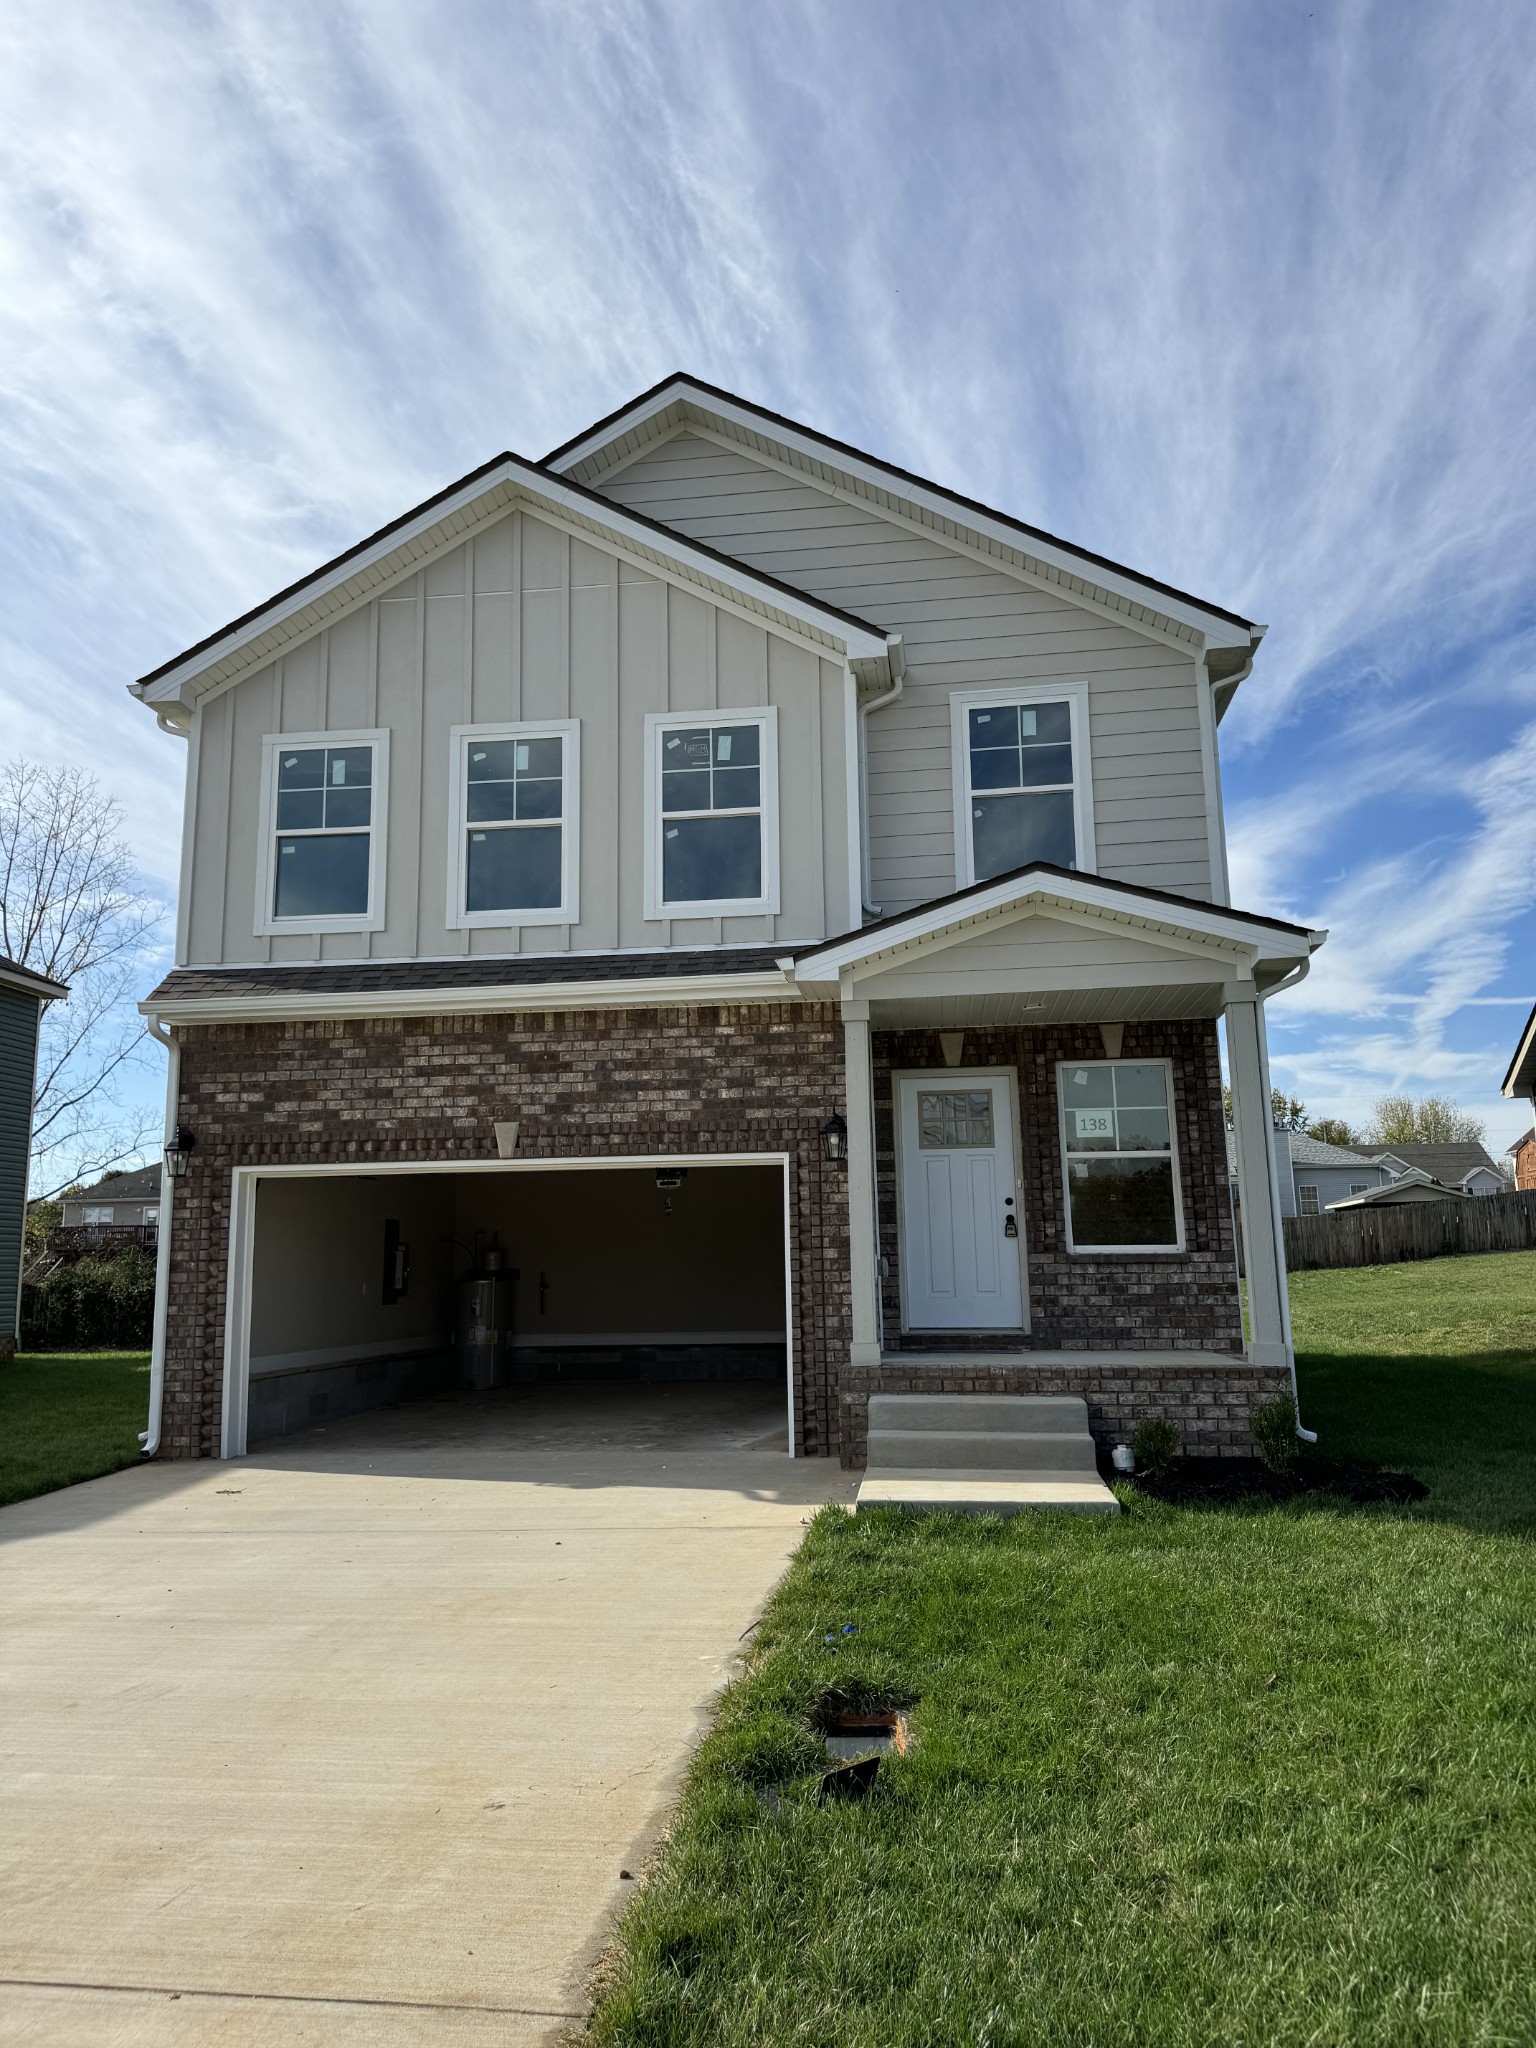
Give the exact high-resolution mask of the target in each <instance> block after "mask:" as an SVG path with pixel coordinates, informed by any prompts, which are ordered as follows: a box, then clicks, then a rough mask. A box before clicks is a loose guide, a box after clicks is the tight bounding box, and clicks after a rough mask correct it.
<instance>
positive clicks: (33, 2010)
mask: <svg viewBox="0 0 1536 2048" xmlns="http://www.w3.org/2000/svg"><path fill="white" fill-rule="evenodd" d="M782 1430H783V1400H782V1394H781V1392H780V1391H779V1390H778V1389H765V1388H762V1387H745V1388H730V1387H719V1386H693V1387H687V1388H659V1387H648V1388H642V1389H636V1390H634V1391H633V1392H630V1393H613V1392H608V1393H605V1394H602V1395H598V1394H597V1393H596V1392H595V1391H593V1390H589V1389H585V1388H583V1389H580V1390H559V1389H557V1390H552V1391H544V1390H540V1391H539V1392H537V1393H536V1394H534V1395H533V1396H531V1397H529V1396H526V1395H524V1396H520V1397H510V1398H509V1397H504V1396H500V1395H487V1396H479V1397H469V1398H467V1399H464V1400H459V1401H445V1402H442V1403H431V1404H423V1405H421V1406H418V1407H415V1408H402V1409H398V1410H395V1411H393V1412H392V1413H387V1414H383V1415H375V1416H366V1417H360V1418H358V1419H357V1420H356V1421H353V1422H347V1423H340V1424H337V1425H334V1426H333V1427H332V1428H331V1429H329V1430H316V1431H313V1432H310V1433H308V1434H306V1435H305V1436H304V1437H302V1438H296V1439H293V1440H290V1441H289V1442H288V1443H286V1444H282V1445H279V1446H276V1447H274V1448H272V1449H270V1450H267V1451H265V1452H261V1453H258V1454H256V1455H253V1456H252V1457H250V1458H247V1459H244V1460H241V1461H239V1462H237V1463H228V1464H217V1463H201V1464H190V1465H189V1464H183V1465H163V1464H156V1465H150V1466H144V1467H141V1468H139V1469H137V1470H133V1471H129V1472H123V1473H118V1474H116V1475H115V1476H113V1477H112V1478H109V1479H101V1480H96V1481H93V1482H92V1483H91V1484H89V1485H87V1486H78V1487H73V1488H71V1489H69V1490H68V1491H67V1492H64V1493H58V1494H53V1495H49V1496H47V1497H45V1498H44V1499H42V1500H38V1501H29V1502H25V1503H23V1504H22V1505H21V1506H19V1507H13V1508H6V1509H4V1510H3V1511H0V1545H3V1556H0V1641H3V1642H4V1643H5V1646H6V1654H5V1657H4V1659H3V1676H0V1807H3V1812H0V2042H3V2043H5V2044H10V2043H13V2042H27V2043H36V2044H43V2043H48V2044H69V2048H73V2044H75V2043H80V2044H85V2043H91V2044H98V2043H111V2044H113V2048H138V2044H141V2043H142V2044H149V2043H154V2044H156V2048H162V2044H167V2048H181V2044H191V2043H197V2044H203V2043H218V2044H220V2048H223V2044H243V2043H262V2044H266V2043H277V2042H283V2043H286V2044H292V2048H308V2044H311V2043H313V2044H317V2048H318V2044H321V2043H324V2044H326V2048H352V2044H358V2043H364V2042H367V2043H382V2044H389V2048H394V2044H402V2048H403V2044H405V2043H412V2044H417V2043H420V2044H428V2048H435V2044H438V2043H450V2042H451V2043H476V2044H480V2043H487V2044H488V2043H490V2042H492V2041H494V2042H496V2043H498V2044H503V2048H521V2044H524V2043H531V2042H543V2041H550V2040H558V2039H560V2038H561V2037H562V2035H563V2034H564V2032H565V2031H566V2030H568V2029H569V2028H570V2027H571V2026H572V2025H573V2023H574V2022H575V2021H576V2020H577V2019H579V2016H580V2015H581V2013H582V2011H583V2005H584V1998H583V1992H584V1986H585V1983H586V1979H587V1973H588V1971H589V1969H590V1966H591V1964H592V1961H593V1959H594V1957H595V1955H596V1953H597V1951H598V1949H599V1947H600V1946H601V1943H602V1941H603V1939H604V1937H605V1934H606V1931H607V1928H608V1926H609V1924H610V1916H611V1914H612V1912H613V1910H614V1909H615V1907H616V1906H618V1905H619V1904H620V1903H621V1902H622V1900H623V1899H624V1897H625V1896H626V1895H627V1894H628V1893H629V1891H630V1885H629V1883H628V1882H626V1881H624V1880H622V1879H621V1877H620V1872H621V1871H623V1870H629V1871H638V1870H639V1868H640V1866H641V1864H642V1862H643V1860H644V1858H645V1855H646V1852H647V1847H648V1844H649V1843H650V1842H651V1840H652V1839H653V1837H654V1834H655V1831H656V1829H657V1827H658V1825H659V1823H660V1821H661V1819H662V1817H663V1815H664V1812H665V1809H666V1807H667V1804H668V1802H669V1799H670V1798H671V1796H672V1794H673V1792H674V1791H675V1788H676V1786H677V1783H678V1780H679V1777H680V1774H681V1771H682V1768H683V1765H684V1763H685V1761H686V1758H687V1754H688V1751H689V1747H690V1744H691V1743H692V1741H693V1740H694V1739H695V1737H696V1736H697V1734H698V1732H699V1731H700V1729H701V1727H702V1725H703V1718H704V1715H705V1713H706V1711H707V1707H708V1702H709V1699H710V1697H711V1695H712V1694H713V1692H714V1691H715V1690H716V1689H717V1688H718V1686H719V1685H720V1684H721V1683H722V1682H723V1680H724V1679H725V1678H726V1677H727V1676H728V1675H729V1673H730V1671H731V1669H732V1667H733V1660H734V1659H735V1657H736V1655H737V1653H738V1647H739V1641H740V1637H741V1633H742V1631H743V1629H744V1628H745V1627H746V1625H747V1623H748V1622H749V1621H750V1620H751V1618H752V1616H753V1615H754V1613H755V1612H756V1611H757V1609H758V1608H759V1606H760V1605H761V1603H762V1601H763V1599H764V1598H765V1596H766V1595H767V1593H768V1591H769V1589H770V1587H771V1586H772V1585H773V1583H774V1581H775V1580H776V1579H777V1578H778V1576H779V1574H780V1573H781V1572H782V1570H783V1568H784V1563H785V1560H786V1558H787V1556H788V1555H789V1553H790V1551H791V1550H792V1549H793V1547H794V1545H795V1543H796V1541H797V1540H798V1538H799V1535H800V1531H801V1523H802V1518H803V1517H805V1516H807V1515H809V1514H810V1513H812V1512H813V1511H814V1509H815V1507H816V1506H818V1505H819V1504H820V1503H821V1502H822V1501H824V1500H828V1499H847V1498H849V1497H850V1496H851V1493H852V1489H853V1480H852V1479H851V1478H850V1477H849V1475H845V1474H843V1473H841V1472H840V1471H839V1470H838V1468H837V1467H836V1465H834V1464H833V1463H831V1462H830V1461H827V1460H823V1459H812V1460H806V1461H804V1462H795V1463H791V1462H790V1460H789V1459H788V1458H786V1457H785V1455H784V1454H783V1451H782V1449H781V1448H768V1447H767V1446H769V1445H772V1446H779V1445H781V1444H782V1441H783V1438H782Z"/></svg>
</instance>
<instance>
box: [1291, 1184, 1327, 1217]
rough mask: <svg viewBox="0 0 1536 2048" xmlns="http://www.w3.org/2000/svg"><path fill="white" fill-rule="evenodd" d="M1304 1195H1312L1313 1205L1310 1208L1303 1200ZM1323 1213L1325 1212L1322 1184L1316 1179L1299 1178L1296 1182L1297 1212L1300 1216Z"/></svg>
mask: <svg viewBox="0 0 1536 2048" xmlns="http://www.w3.org/2000/svg"><path fill="white" fill-rule="evenodd" d="M1303 1195H1310V1196H1311V1197H1312V1207H1311V1208H1310V1209H1308V1208H1307V1207H1306V1206H1305V1205H1304V1204H1303V1202H1302V1199H1301V1198H1302V1196H1303ZM1322 1213H1323V1190H1322V1187H1321V1185H1320V1184H1319V1183H1318V1182H1317V1181H1314V1180H1299V1181H1297V1183H1296V1214H1297V1215H1298V1216H1321V1215H1322Z"/></svg>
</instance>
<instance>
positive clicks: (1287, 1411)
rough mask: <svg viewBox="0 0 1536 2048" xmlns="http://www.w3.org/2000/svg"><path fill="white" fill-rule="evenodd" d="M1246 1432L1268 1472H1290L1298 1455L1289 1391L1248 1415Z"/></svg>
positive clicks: (1261, 1404) (1293, 1405) (1294, 1407)
mask: <svg viewBox="0 0 1536 2048" xmlns="http://www.w3.org/2000/svg"><path fill="white" fill-rule="evenodd" d="M1248 1429H1249V1433H1250V1434H1251V1436H1252V1437H1253V1440H1254V1443H1255V1444H1256V1445H1257V1446H1258V1451H1259V1456H1260V1457H1261V1458H1262V1459H1263V1460H1264V1463H1265V1464H1266V1465H1267V1466H1268V1467H1269V1469H1270V1471H1271V1472H1289V1471H1290V1469H1291V1467H1292V1466H1293V1465H1294V1464H1295V1462H1296V1459H1297V1456H1298V1454H1299V1446H1298V1444H1297V1441H1296V1403H1295V1402H1294V1401H1293V1400H1292V1399H1291V1397H1290V1395H1289V1394H1277V1395H1276V1396H1275V1398H1274V1400H1273V1401H1264V1402H1261V1403H1260V1405H1259V1406H1258V1407H1257V1408H1255V1409H1254V1411H1253V1413H1252V1414H1251V1415H1250V1416H1249V1418H1248Z"/></svg>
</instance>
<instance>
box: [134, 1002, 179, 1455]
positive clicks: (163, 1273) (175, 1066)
mask: <svg viewBox="0 0 1536 2048" xmlns="http://www.w3.org/2000/svg"><path fill="white" fill-rule="evenodd" d="M144 1028H145V1029H146V1030H147V1031H148V1033H149V1035H150V1037H151V1038H153V1039H156V1040H158V1042H159V1043H160V1044H161V1045H163V1046H164V1047H165V1142H166V1143H167V1144H169V1143H170V1142H171V1139H172V1138H173V1137H174V1136H175V1132H176V1112H177V1106H178V1098H179V1094H180V1087H181V1047H180V1046H179V1045H178V1044H177V1042H176V1040H175V1038H174V1037H173V1036H172V1035H171V1033H170V1032H169V1031H167V1030H166V1028H165V1026H164V1025H163V1024H162V1023H161V1022H160V1020H159V1019H158V1018H157V1017H146V1018H145V1020H144ZM174 1187H175V1182H174V1180H173V1179H172V1176H171V1174H170V1171H169V1169H168V1168H167V1167H166V1166H165V1164H164V1161H163V1159H162V1162H161V1166H160V1224H159V1231H158V1236H157V1240H156V1245H155V1320H154V1326H153V1334H152V1335H151V1338H150V1349H149V1427H148V1429H141V1430H140V1431H139V1443H140V1444H141V1446H142V1447H143V1448H142V1455H143V1456H144V1457H146V1458H152V1457H154V1456H155V1454H156V1452H157V1451H158V1450H159V1448H160V1414H161V1410H162V1408H163V1407H164V1405H165V1325H166V1311H167V1309H168V1308H169V1306H170V1292H171V1200H172V1194H173V1191H174Z"/></svg>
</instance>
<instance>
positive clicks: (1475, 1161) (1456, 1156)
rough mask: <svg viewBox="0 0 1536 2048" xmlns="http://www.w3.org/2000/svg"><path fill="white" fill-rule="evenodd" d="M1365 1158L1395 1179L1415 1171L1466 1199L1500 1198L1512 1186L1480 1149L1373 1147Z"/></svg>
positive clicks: (1460, 1146)
mask: <svg viewBox="0 0 1536 2048" xmlns="http://www.w3.org/2000/svg"><path fill="white" fill-rule="evenodd" d="M1365 1157H1366V1158H1367V1159H1369V1160H1371V1161H1372V1162H1373V1163H1374V1164H1375V1165H1377V1166H1381V1167H1384V1168H1385V1169H1386V1171H1387V1172H1388V1173H1389V1174H1391V1175H1392V1176H1393V1177H1394V1178H1395V1177H1396V1176H1398V1175H1400V1174H1405V1173H1408V1172H1410V1171H1412V1170H1414V1169H1417V1171H1418V1172H1420V1173H1424V1174H1427V1175H1428V1176H1429V1178H1430V1179H1431V1180H1435V1181H1439V1182H1440V1184H1441V1185H1442V1186H1443V1187H1448V1188H1453V1189H1455V1191H1456V1192H1457V1193H1458V1194H1463V1195H1501V1194H1503V1193H1504V1191H1505V1189H1506V1188H1507V1187H1508V1186H1509V1182H1508V1181H1507V1180H1506V1179H1505V1177H1504V1175H1503V1174H1502V1173H1501V1172H1500V1171H1499V1167H1498V1164H1497V1162H1496V1161H1495V1160H1493V1159H1491V1158H1490V1157H1489V1155H1488V1154H1487V1153H1486V1152H1485V1151H1484V1150H1483V1148H1482V1146H1481V1145H1477V1144H1462V1145H1393V1146H1392V1147H1391V1148H1390V1150H1388V1149H1386V1148H1383V1147H1381V1146H1376V1145H1373V1146H1371V1147H1369V1149H1368V1150H1366V1152H1365Z"/></svg>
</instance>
